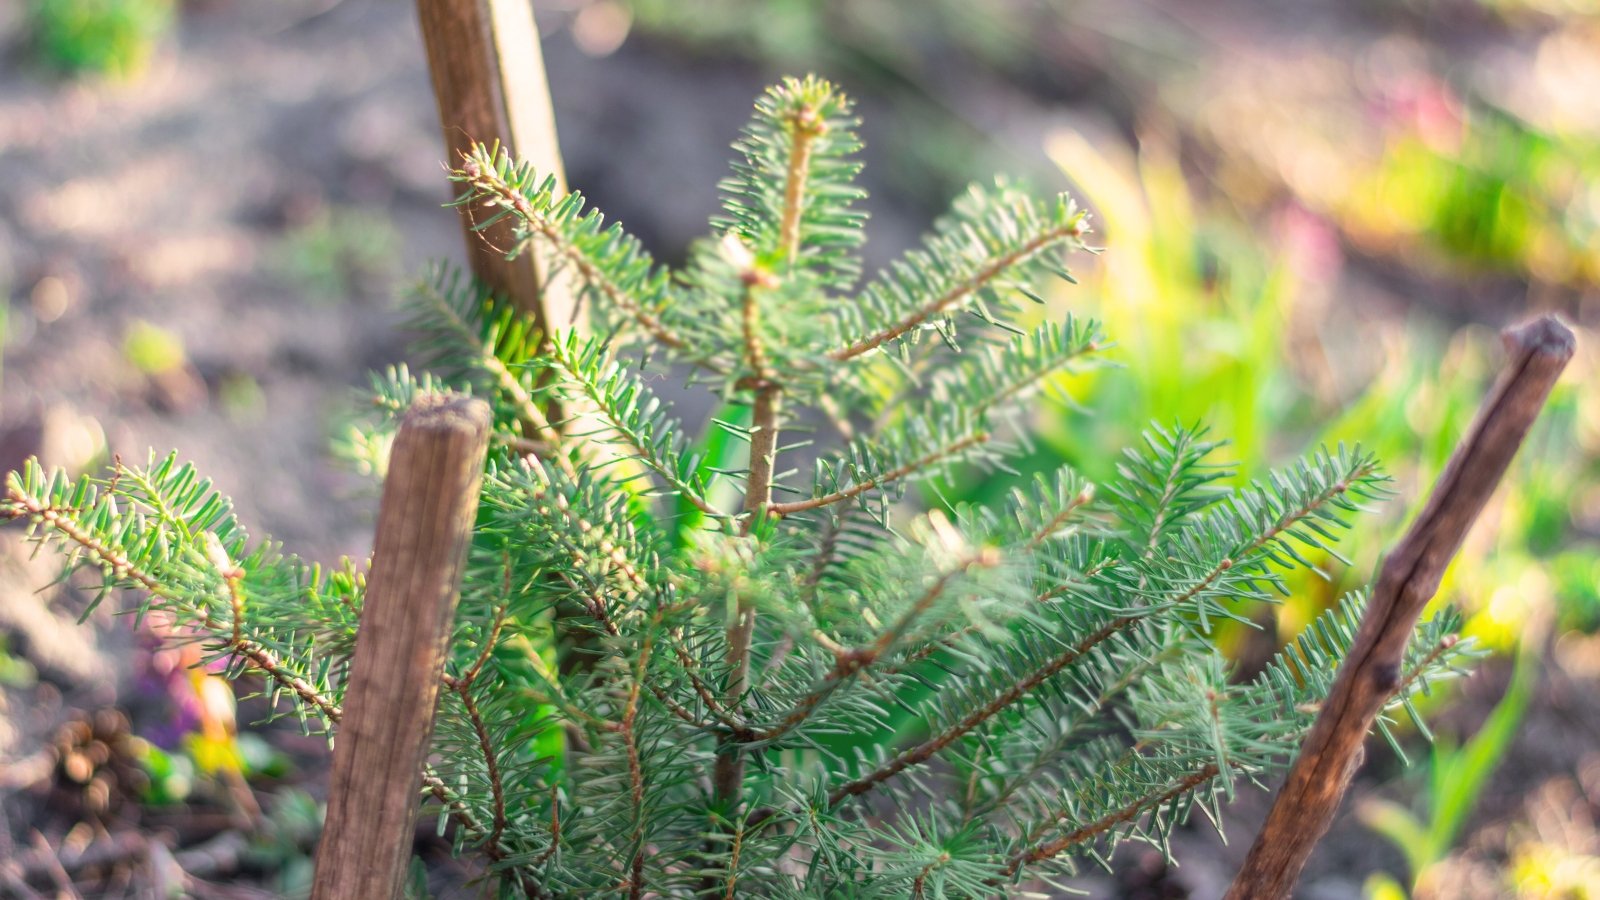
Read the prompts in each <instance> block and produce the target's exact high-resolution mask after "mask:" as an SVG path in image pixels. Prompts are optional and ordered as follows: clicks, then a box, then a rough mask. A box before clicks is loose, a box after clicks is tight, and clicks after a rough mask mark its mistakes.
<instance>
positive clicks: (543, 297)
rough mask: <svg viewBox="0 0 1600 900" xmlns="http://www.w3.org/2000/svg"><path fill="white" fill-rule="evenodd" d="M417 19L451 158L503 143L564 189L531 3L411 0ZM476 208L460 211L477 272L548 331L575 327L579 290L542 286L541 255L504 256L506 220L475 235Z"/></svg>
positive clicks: (507, 232)
mask: <svg viewBox="0 0 1600 900" xmlns="http://www.w3.org/2000/svg"><path fill="white" fill-rule="evenodd" d="M417 18H418V20H419V22H420V24H421V26H422V39H423V43H424V44H425V45H426V47H427V52H428V70H429V72H430V73H431V74H432V76H433V93H434V99H435V100H437V101H438V104H439V121H440V123H441V124H442V125H443V126H444V141H445V147H446V148H447V150H448V153H449V156H448V159H449V161H450V165H452V166H453V165H455V164H456V163H457V162H459V161H460V160H461V155H462V154H463V153H464V152H466V151H468V150H470V149H471V148H472V145H473V144H475V143H482V144H492V143H493V142H495V141H499V142H500V143H501V145H502V146H504V147H505V148H506V150H508V151H509V152H510V153H511V154H512V155H513V156H515V157H517V158H519V159H526V160H528V161H530V162H532V163H533V165H534V168H535V169H536V170H537V171H538V172H539V174H540V175H541V176H545V175H554V176H555V177H556V181H557V182H558V183H559V184H560V186H561V189H562V190H565V188H566V174H565V171H564V169H563V167H562V164H561V145H560V143H559V142H558V141H557V140H556V120H555V112H554V109H553V107H552V105H551V102H550V86H549V82H548V81H547V79H546V77H545V69H544V55H543V53H542V52H541V50H540V47H539V31H538V28H537V26H535V24H534V20H533V5H532V4H531V3H529V2H528V0H417ZM473 212H474V211H473V210H472V209H471V208H470V207H465V206H464V207H462V208H461V224H462V227H463V228H464V229H465V230H466V236H467V254H468V257H469V259H470V261H471V264H472V271H473V274H475V275H477V276H478V279H479V280H480V281H482V282H483V283H484V284H485V285H487V286H488V287H489V289H490V290H491V291H493V292H494V293H495V295H496V296H499V297H501V298H503V299H505V300H508V301H510V302H511V303H512V304H514V305H515V306H516V307H517V308H518V309H520V310H522V311H523V312H524V313H526V314H528V315H530V316H532V317H533V319H534V321H535V322H537V323H538V325H539V328H540V330H541V331H543V332H544V333H546V334H549V333H550V331H551V330H552V329H559V328H568V327H573V326H574V325H576V324H577V322H576V321H575V315H576V313H577V312H578V307H577V304H576V298H575V296H574V295H573V293H572V291H571V290H570V289H568V288H567V287H566V285H565V284H563V280H562V279H559V278H558V279H555V280H554V282H552V283H546V279H545V278H544V276H545V274H546V273H547V272H548V267H547V266H545V265H543V263H542V262H541V261H540V260H539V259H538V258H537V254H535V253H524V254H522V255H521V256H519V257H517V258H516V259H513V260H508V259H506V258H505V257H506V253H507V252H508V251H510V250H511V249H512V246H513V245H512V238H511V228H510V222H509V220H508V221H505V222H502V223H497V224H496V225H495V226H494V227H491V228H489V229H488V230H487V231H484V232H476V231H473V225H474V222H473V218H472V217H473Z"/></svg>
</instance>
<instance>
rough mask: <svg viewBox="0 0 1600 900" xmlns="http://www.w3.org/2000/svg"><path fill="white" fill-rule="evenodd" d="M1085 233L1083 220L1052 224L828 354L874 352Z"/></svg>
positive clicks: (842, 356) (848, 355)
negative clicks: (887, 324)
mask: <svg viewBox="0 0 1600 900" xmlns="http://www.w3.org/2000/svg"><path fill="white" fill-rule="evenodd" d="M1082 234H1083V224H1082V223H1081V222H1074V223H1073V224H1071V225H1066V226H1063V227H1060V228H1052V229H1050V230H1049V231H1046V232H1044V233H1043V234H1041V235H1038V236H1037V237H1035V238H1034V239H1033V240H1030V241H1028V242H1026V243H1024V244H1023V245H1022V246H1020V247H1017V248H1016V249H1014V250H1012V251H1011V252H1009V253H1002V254H1001V255H999V256H996V257H994V258H993V259H990V260H988V261H987V262H985V263H984V265H983V266H981V267H980V268H979V269H978V270H977V271H976V272H973V273H972V274H971V275H970V276H968V277H967V278H966V279H965V280H963V281H962V282H961V283H959V284H957V285H955V286H954V287H952V288H950V289H949V290H947V291H945V292H944V293H943V294H940V295H939V296H937V297H935V298H933V299H932V300H929V301H928V302H927V303H925V304H923V305H922V307H920V308H919V309H917V310H916V311H915V312H913V313H911V314H910V315H908V316H906V317H905V318H904V319H901V320H900V321H899V322H896V323H895V324H894V325H892V326H890V327H888V328H886V329H884V330H883V331H880V332H878V333H877V334H872V335H868V336H867V337H864V338H861V339H860V340H858V341H856V342H855V343H853V344H851V345H850V346H848V347H841V348H840V349H838V350H834V351H833V352H831V353H829V354H828V358H829V359H832V360H834V361H836V362H844V361H845V360H850V359H855V358H856V357H858V356H861V355H862V354H864V353H870V352H871V351H873V350H876V349H878V348H879V347H881V346H882V345H884V344H886V343H888V342H889V341H892V340H894V339H895V338H898V337H900V336H901V335H903V334H905V333H906V332H908V331H910V330H911V329H913V328H916V327H917V326H919V325H921V324H922V323H923V322H926V321H928V320H929V319H931V318H933V317H934V316H937V315H939V314H940V313H942V312H944V311H945V310H947V309H949V308H950V307H952V306H954V305H956V304H957V303H960V302H961V301H962V300H964V299H966V298H967V297H969V296H971V295H972V294H974V293H977V292H978V291H980V290H982V289H983V288H985V287H987V286H988V285H989V284H990V283H991V282H993V281H994V280H995V279H997V278H999V277H1001V276H1002V275H1004V274H1005V273H1006V272H1007V271H1009V270H1010V269H1011V268H1013V267H1014V266H1017V265H1019V264H1021V263H1023V262H1026V261H1027V260H1029V259H1031V258H1032V257H1033V256H1035V255H1036V254H1038V253H1039V252H1041V251H1043V250H1044V249H1045V248H1047V247H1049V246H1050V245H1051V244H1055V243H1058V242H1060V241H1064V240H1066V239H1067V238H1075V237H1078V236H1080V235H1082Z"/></svg>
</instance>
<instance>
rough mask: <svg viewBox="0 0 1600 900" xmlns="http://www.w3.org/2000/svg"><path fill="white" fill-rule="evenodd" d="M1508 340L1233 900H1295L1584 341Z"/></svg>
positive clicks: (1551, 324) (1383, 580) (1386, 572)
mask: <svg viewBox="0 0 1600 900" xmlns="http://www.w3.org/2000/svg"><path fill="white" fill-rule="evenodd" d="M1503 337H1504V340H1505V345H1506V350H1507V353H1508V355H1509V357H1510V358H1509V359H1508V360H1507V362H1506V368H1505V370H1504V372H1503V373H1502V374H1501V376H1500V380H1499V381H1498V382H1497V383H1496V384H1495V386H1494V389H1493V390H1492V391H1491V392H1490V393H1489V396H1488V397H1487V398H1485V400H1484V403H1483V406H1482V408H1481V409H1479V411H1478V417H1477V419H1475V420H1474V421H1473V423H1472V427H1471V428H1469V429H1468V431H1467V434H1466V436H1465V437H1464V438H1462V440H1461V444H1460V445H1459V446H1458V447H1457V448H1456V452H1455V454H1454V455H1453V456H1452V457H1451V458H1450V462H1449V464H1448V465H1446V466H1445V469H1444V472H1443V474H1441V475H1440V476H1439V481H1438V483H1437V484H1436V485H1434V489H1433V494H1432V495H1431V496H1430V497H1429V498H1428V502H1427V505H1426V506H1424V507H1423V509H1422V512H1421V513H1420V514H1418V516H1417V519H1416V521H1415V522H1413V523H1412V524H1411V527H1410V529H1409V530H1407V531H1406V534H1405V536H1404V537H1403V538H1401V539H1400V543H1399V544H1397V545H1396V546H1395V548H1394V551H1393V553H1391V554H1390V555H1389V558H1388V559H1387V560H1385V561H1384V563H1383V568H1382V569H1381V570H1380V571H1379V574H1378V583H1377V586H1376V587H1375V588H1373V591H1372V600H1371V603H1370V604H1369V606H1368V607H1367V611H1366V615H1365V616H1363V618H1362V620H1361V628H1360V630H1359V631H1358V632H1357V633H1356V639H1355V643H1354V644H1353V645H1352V646H1351V648H1350V654H1349V656H1347V657H1346V658H1345V661H1344V663H1343V664H1342V665H1341V666H1340V667H1339V674H1338V677H1337V678H1336V679H1335V681H1334V684H1333V688H1332V690H1330V691H1329V693H1328V699H1327V700H1326V702H1324V703H1323V705H1322V709H1321V711H1320V712H1318V713H1317V719H1316V722H1315V723H1314V724H1313V725H1312V727H1311V732H1310V733H1309V734H1308V735H1307V736H1306V739H1305V743H1304V744H1303V745H1301V748H1300V755H1299V757H1298V758H1297V759H1296V760H1295V763H1294V767H1293V768H1292V769H1290V771H1289V777H1288V779H1287V780H1285V782H1284V785H1283V788H1282V789H1281V790H1280V791H1279V792H1278V797H1277V799H1276V800H1275V801H1274V802H1273V805H1272V811H1271V812H1270V813H1269V814H1268V815H1267V821H1266V823H1265V824H1263V825H1262V826H1261V831H1260V832H1259V833H1258V834H1257V835H1256V840H1255V844H1254V845H1253V846H1251V848H1250V854H1249V855H1248V856H1247V857H1246V858H1245V862H1244V866H1243V868H1241V869H1240V870H1239V874H1238V876H1237V877H1236V878H1235V879H1234V881H1233V886H1232V887H1231V888H1230V889H1229V890H1228V895H1227V896H1228V898H1229V900H1247V898H1248V900H1276V898H1283V897H1287V896H1288V895H1289V890H1290V889H1291V888H1293V887H1294V883H1295V881H1296V880H1297V879H1298V878H1299V877H1300V870H1301V869H1302V868H1303V867H1304V866H1305V862H1306V858H1307V857H1309V856H1310V855H1311V850H1312V848H1313V847H1315V846H1316V844H1317V841H1319V840H1320V839H1321V838H1322V835H1323V834H1324V833H1326V832H1327V830H1328V826H1329V825H1330V824H1332V822H1333V817H1334V814H1335V813H1336V812H1338V809H1339V803H1340V801H1341V800H1342V799H1343V797H1344V792H1345V789H1346V788H1347V787H1349V784H1350V779H1351V777H1352V776H1354V774H1355V770H1356V769H1357V768H1358V767H1359V766H1360V763H1361V754H1362V745H1363V743H1364V742H1365V740H1366V737H1367V733H1368V732H1369V731H1371V730H1372V724H1373V721H1374V720H1375V719H1376V718H1377V716H1378V713H1379V712H1381V711H1382V709H1383V707H1384V704H1385V703H1387V702H1388V700H1389V699H1390V697H1392V696H1393V695H1394V692H1395V690H1396V689H1397V688H1398V687H1399V683H1400V666H1401V661H1402V656H1403V654H1404V653H1405V648H1406V644H1407V642H1408V641H1409V640H1410V639H1411V634H1412V631H1413V630H1414V629H1415V628H1416V624H1417V618H1418V616H1420V615H1421V614H1422V609H1423V607H1424V606H1426V605H1427V603H1428V601H1429V600H1430V599H1431V598H1432V597H1433V595H1434V593H1435V592H1436V591H1437V590H1438V589H1439V581H1440V579H1441V578H1442V577H1443V576H1444V570H1445V567H1446V566H1447V565H1449V563H1450V560H1451V558H1452V557H1454V556H1455V554H1456V551H1457V550H1459V549H1460V548H1461V542H1462V540H1463V539H1465V537H1466V535H1467V530H1468V529H1469V528H1471V527H1472V523H1473V521H1474V520H1476V519H1477V518H1478V514H1479V513H1480V512H1482V511H1483V507H1484V504H1486V503H1487V502H1488V501H1489V496H1490V495H1491V494H1492V493H1494V489H1495V486H1496V485H1498V484H1499V483H1500V479H1501V477H1502V476H1503V475H1504V474H1505V471H1506V468H1507V467H1508V466H1509V465H1510V464H1511V458H1512V457H1513V456H1515V455H1516V452H1517V448H1518V447H1520V446H1521V445H1522V441H1523V438H1524V437H1526V435H1527V433H1528V429H1529V428H1530V427H1531V426H1532V425H1533V422H1534V419H1536V418H1537V417H1538V415H1539V411H1540V409H1542V408H1543V407H1544V403H1545V400H1546V399H1547V398H1548V397H1549V395H1550V390H1551V388H1553V387H1554V386H1555V383H1556V379H1557V378H1558V377H1560V375H1561V371H1562V370H1563V369H1564V368H1566V365H1567V361H1568V360H1570V359H1571V358H1572V354H1573V350H1574V339H1573V336H1572V332H1571V331H1569V330H1568V329H1567V327H1566V326H1564V325H1562V324H1561V322H1559V321H1558V320H1557V319H1556V318H1555V317H1553V316H1546V317H1544V318H1541V319H1537V320H1535V321H1533V322H1530V323H1528V324H1526V325H1523V326H1522V327H1520V328H1515V329H1511V330H1508V331H1507V332H1505V334H1504V336H1503Z"/></svg>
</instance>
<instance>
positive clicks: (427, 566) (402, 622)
mask: <svg viewBox="0 0 1600 900" xmlns="http://www.w3.org/2000/svg"><path fill="white" fill-rule="evenodd" d="M488 442H489V407H488V406H487V405H486V404H485V403H484V402H483V401H482V400H475V399H468V398H464V397H458V396H452V395H431V396H426V397H423V398H421V399H419V400H417V402H416V403H415V404H413V405H412V407H411V409H410V410H409V411H407V413H406V415H405V419H404V420H403V421H402V423H401V425H400V433H399V435H398V436H397V437H396V438H395V442H394V450H393V454H392V455H391V457H390V462H389V475H388V478H387V479H386V480H385V481H384V486H383V499H382V501H381V503H380V505H379V509H378V530H377V537H376V538H375V540H374V546H373V553H372V574H371V577H370V578H369V580H368V584H367V592H366V600H365V602H364V605H363V606H362V609H361V621H360V627H359V632H358V634H357V637H356V646H355V657H354V659H353V660H352V661H351V664H350V681H349V686H348V689H347V690H346V692H345V696H344V715H343V718H342V720H341V721H340V724H339V731H338V734H337V736H336V737H335V739H334V753H333V774H332V776H331V779H330V782H329V786H328V817H327V823H326V825H325V826H324V827H323V832H322V841H321V844H320V846H319V848H318V852H317V863H316V876H315V880H314V883H313V887H312V892H311V896H312V897H313V898H314V900H351V898H357V897H361V898H374V900H388V898H392V897H396V896H398V895H399V891H400V888H401V886H402V885H403V884H404V882H405V876H406V870H407V866H408V864H409V862H410V859H411V840H412V828H413V827H414V823H415V820H416V816H417V810H418V808H419V800H420V786H421V783H422V768H423V764H424V762H425V761H426V757H427V753H428V746H429V742H430V740H431V739H432V736H433V717H434V707H435V705H436V702H437V700H438V690H439V683H440V679H441V674H442V672H443V667H444V661H445V655H446V653H447V652H448V645H449V640H450V632H451V626H452V622H453V620H454V617H455V609H456V600H457V598H458V596H459V593H460V585H461V569H462V565H463V561H464V559H465V556H466V548H467V542H468V539H469V537H470V536H471V534H472V525H473V520H474V518H475V516H476V514H477V508H478V485H479V482H480V481H481V479H482V475H483V463H484V455H485V452H486V450H487V448H488Z"/></svg>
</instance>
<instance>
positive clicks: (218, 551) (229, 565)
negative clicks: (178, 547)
mask: <svg viewBox="0 0 1600 900" xmlns="http://www.w3.org/2000/svg"><path fill="white" fill-rule="evenodd" d="M200 543H201V544H202V545H203V546H204V547H205V552H206V560H207V561H209V562H210V563H211V564H212V565H213V566H215V567H216V569H217V571H218V572H221V573H222V577H223V578H238V577H239V576H241V575H243V574H244V573H243V572H241V571H240V570H239V567H238V566H236V565H234V564H233V560H231V559H229V558H228V550H227V548H226V547H224V546H222V540H221V539H220V538H218V537H217V536H216V535H214V534H212V533H211V532H209V531H208V532H206V533H205V534H203V535H201V536H200Z"/></svg>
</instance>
